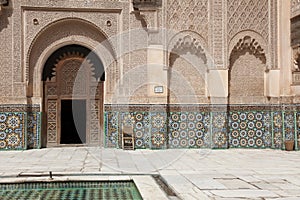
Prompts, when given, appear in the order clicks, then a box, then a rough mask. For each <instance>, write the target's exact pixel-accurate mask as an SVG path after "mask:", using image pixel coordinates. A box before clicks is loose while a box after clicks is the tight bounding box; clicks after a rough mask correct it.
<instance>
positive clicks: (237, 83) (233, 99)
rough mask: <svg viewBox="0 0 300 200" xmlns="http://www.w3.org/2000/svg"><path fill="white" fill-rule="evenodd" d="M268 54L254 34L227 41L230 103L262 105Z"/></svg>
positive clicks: (264, 46) (262, 40)
mask: <svg viewBox="0 0 300 200" xmlns="http://www.w3.org/2000/svg"><path fill="white" fill-rule="evenodd" d="M267 52H268V48H267V43H266V42H265V41H264V39H263V37H261V36H260V35H259V34H257V33H255V32H253V31H243V32H240V33H239V34H237V35H236V36H235V37H234V38H233V39H232V40H231V41H230V43H229V55H230V57H229V102H230V103H233V104H236V103H240V102H243V103H264V94H265V72H266V70H267V69H268V67H267V66H268V65H267V63H268V60H270V59H268V56H267V55H268V53H267Z"/></svg>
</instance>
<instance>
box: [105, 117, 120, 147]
mask: <svg viewBox="0 0 300 200" xmlns="http://www.w3.org/2000/svg"><path fill="white" fill-rule="evenodd" d="M118 121H119V113H118V112H115V111H112V112H105V113H104V124H105V125H104V126H105V147H108V148H119V147H121V146H119V135H120V134H119V123H118Z"/></svg>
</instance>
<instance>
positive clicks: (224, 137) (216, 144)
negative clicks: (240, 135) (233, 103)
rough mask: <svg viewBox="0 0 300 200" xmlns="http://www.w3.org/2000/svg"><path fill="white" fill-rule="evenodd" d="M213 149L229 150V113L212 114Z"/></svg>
mask: <svg viewBox="0 0 300 200" xmlns="http://www.w3.org/2000/svg"><path fill="white" fill-rule="evenodd" d="M211 120H212V121H211V124H212V148H215V149H226V148H228V137H229V136H228V126H227V125H228V118H227V112H212V118H211Z"/></svg>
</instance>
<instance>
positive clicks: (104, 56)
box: [25, 18, 119, 104]
mask: <svg viewBox="0 0 300 200" xmlns="http://www.w3.org/2000/svg"><path fill="white" fill-rule="evenodd" d="M72 44H77V45H81V46H84V47H86V48H88V49H91V50H93V51H94V52H95V53H96V54H97V55H99V57H100V58H101V60H102V62H103V64H104V66H105V68H106V70H105V71H106V72H107V74H108V80H109V81H108V82H107V84H106V85H105V88H106V89H108V90H109V89H110V88H112V87H113V86H112V85H113V83H114V82H115V81H116V80H117V79H118V78H119V73H118V68H117V65H118V64H117V62H116V61H115V60H116V59H115V55H116V54H115V50H114V47H113V46H112V45H111V43H110V42H109V40H108V39H107V36H106V35H105V33H104V32H103V31H102V30H101V29H100V28H99V27H97V26H95V25H94V24H92V23H90V22H88V21H85V20H83V19H79V18H66V19H61V20H58V21H55V22H52V23H51V24H49V25H47V26H46V27H44V28H43V29H42V30H41V31H40V32H39V33H38V34H37V36H36V37H35V39H34V41H33V42H32V44H31V46H30V48H29V51H28V53H27V58H26V68H25V75H26V76H25V77H26V81H27V84H28V87H27V97H28V98H29V99H30V100H31V101H32V102H31V103H35V104H42V96H43V84H42V82H41V80H42V72H43V67H44V65H45V63H46V61H47V59H48V58H49V57H50V55H52V54H53V53H54V52H55V51H56V50H58V49H59V48H61V47H63V46H66V45H72ZM110 71H111V72H113V73H110Z"/></svg>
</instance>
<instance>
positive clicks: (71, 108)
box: [42, 45, 105, 147]
mask: <svg viewBox="0 0 300 200" xmlns="http://www.w3.org/2000/svg"><path fill="white" fill-rule="evenodd" d="M42 81H43V87H44V88H43V89H44V90H43V91H44V92H43V97H44V98H43V113H45V114H44V117H43V127H44V131H43V134H42V137H43V138H44V143H45V144H46V145H45V146H46V147H54V146H67V145H70V146H83V145H101V144H102V140H103V128H102V127H103V95H104V81H105V72H104V66H103V63H102V61H101V59H100V58H99V57H98V56H97V55H96V54H95V53H94V52H92V51H91V50H90V49H88V48H86V47H84V46H80V45H67V46H64V47H61V48H60V49H58V50H56V51H55V52H54V53H52V54H51V56H50V57H49V58H48V60H47V61H46V63H45V66H44V69H43V74H42ZM45 140H46V141H45Z"/></svg>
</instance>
